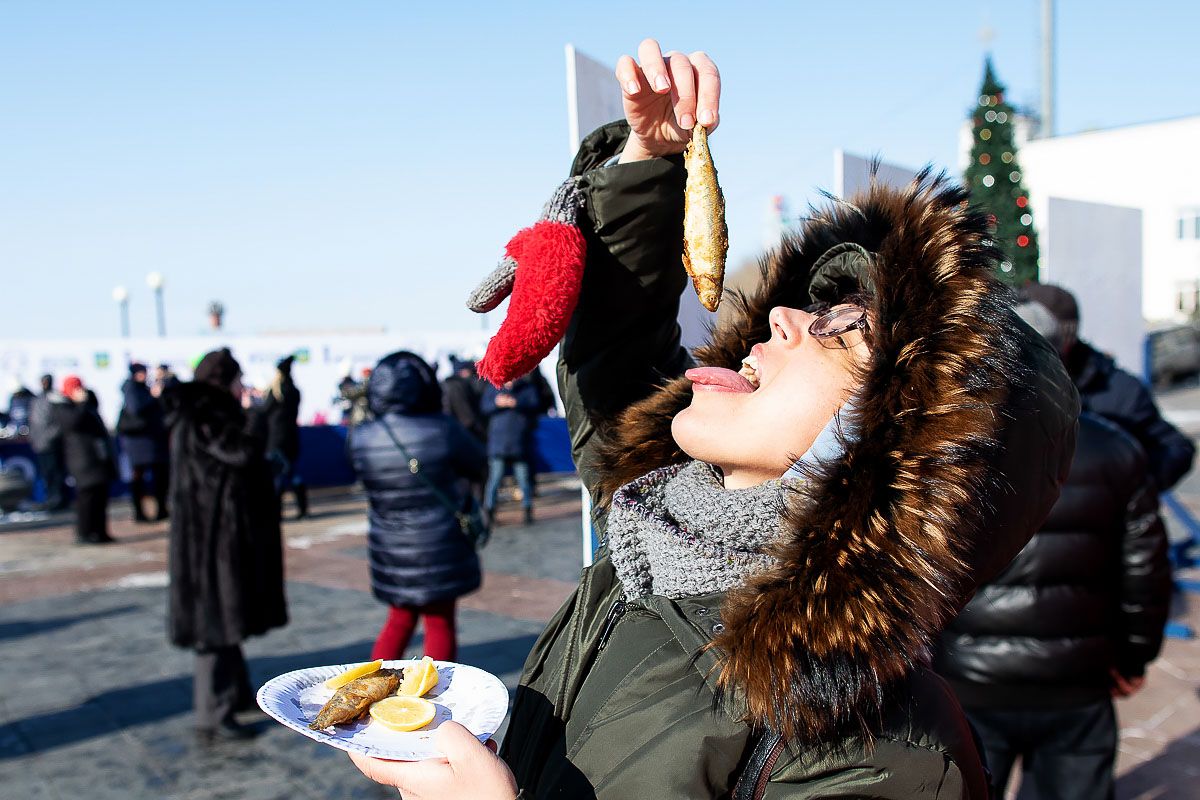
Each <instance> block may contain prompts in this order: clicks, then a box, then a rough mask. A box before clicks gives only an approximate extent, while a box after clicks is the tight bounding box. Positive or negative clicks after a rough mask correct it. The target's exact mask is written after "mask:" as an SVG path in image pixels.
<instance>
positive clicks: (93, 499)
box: [55, 375, 117, 544]
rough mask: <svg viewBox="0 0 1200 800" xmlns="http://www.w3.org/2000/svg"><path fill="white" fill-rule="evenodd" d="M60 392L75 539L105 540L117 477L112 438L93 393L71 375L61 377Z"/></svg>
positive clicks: (60, 421)
mask: <svg viewBox="0 0 1200 800" xmlns="http://www.w3.org/2000/svg"><path fill="white" fill-rule="evenodd" d="M63 394H65V395H66V396H67V399H68V400H70V403H69V404H68V405H66V406H64V407H62V408H60V409H57V410H56V412H55V413H56V416H57V421H58V427H59V429H60V430H61V431H62V437H63V457H64V460H65V461H66V465H67V473H68V474H69V475H70V476H71V478H72V480H74V482H75V511H76V527H75V541H76V542H78V543H80V544H107V543H109V542H111V541H113V538H112V536H110V535H109V533H108V490H109V484H110V483H112V481H113V480H114V479H115V478H116V477H117V468H116V461H115V460H114V458H113V447H112V440H111V439H110V438H109V436H108V428H106V427H105V425H104V420H103V419H101V418H100V411H99V404H98V403H97V402H96V395H95V394H93V393H92V392H91V391H90V390H88V389H87V388H85V387H84V385H83V381H81V380H80V379H79V378H78V377H77V376H75V375H68V376H67V377H66V378H64V379H63Z"/></svg>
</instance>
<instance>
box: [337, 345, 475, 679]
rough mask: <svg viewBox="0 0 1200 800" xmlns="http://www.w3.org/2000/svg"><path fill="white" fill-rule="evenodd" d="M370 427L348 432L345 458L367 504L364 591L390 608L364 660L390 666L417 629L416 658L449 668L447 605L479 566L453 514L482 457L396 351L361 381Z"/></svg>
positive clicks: (420, 369)
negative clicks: (420, 639) (421, 626)
mask: <svg viewBox="0 0 1200 800" xmlns="http://www.w3.org/2000/svg"><path fill="white" fill-rule="evenodd" d="M367 398H368V402H369V404H370V410H371V413H372V415H373V419H370V420H368V421H366V422H364V423H362V424H361V425H359V426H357V427H355V428H354V429H353V431H352V433H351V439H350V457H351V461H352V463H353V465H354V469H355V471H356V472H357V473H358V476H359V478H360V479H361V480H362V483H363V487H364V488H365V489H366V491H367V498H368V501H369V503H370V533H369V535H368V551H369V555H370V564H371V589H372V591H373V592H374V594H375V596H376V597H377V598H379V599H380V600H382V601H383V602H385V603H387V604H388V605H389V606H390V610H389V613H388V618H387V621H386V623H385V624H384V626H383V629H382V630H381V631H380V633H379V638H378V639H377V640H376V642H375V646H374V648H373V650H372V653H371V658H373V659H374V658H383V659H393V658H400V657H401V656H402V655H403V653H404V649H405V648H406V647H407V646H408V641H409V639H410V638H411V637H412V634H413V631H414V630H415V628H416V624H417V618H418V617H423V618H424V620H425V654H426V655H428V656H430V657H431V658H434V659H438V660H443V661H453V660H454V657H455V652H456V649H457V644H456V641H455V621H454V615H455V602H456V600H457V598H459V597H461V596H462V595H464V594H468V593H470V592H473V591H475V590H476V589H477V588H479V585H480V581H481V576H480V570H479V557H478V556H477V555H476V553H475V549H474V547H473V546H472V544H471V542H470V541H469V540H468V539H467V537H466V535H465V534H464V533H463V530H462V527H461V526H460V525H459V521H458V519H457V517H456V512H457V511H459V510H460V509H463V508H464V507H465V505H466V503H467V502H468V494H467V492H468V488H467V486H468V483H469V481H472V480H479V479H480V478H481V477H482V475H483V470H484V464H485V458H484V453H483V448H482V446H481V445H480V444H479V442H478V441H477V440H476V439H475V437H473V436H471V435H470V434H468V433H467V431H466V430H465V429H464V428H463V427H462V425H460V424H459V423H458V422H457V421H455V420H454V419H452V418H451V417H449V416H447V415H446V414H444V413H442V396H441V390H440V388H439V387H438V383H437V379H436V377H434V373H433V370H432V369H431V368H430V367H429V365H428V364H426V363H425V361H423V360H422V359H421V358H420V357H419V356H417V355H414V354H413V353H409V352H406V351H401V352H397V353H392V354H391V355H388V356H385V357H384V358H383V359H382V360H381V361H380V362H379V364H378V365H377V366H376V367H375V371H374V372H372V373H371V379H370V382H369V383H368V384H367Z"/></svg>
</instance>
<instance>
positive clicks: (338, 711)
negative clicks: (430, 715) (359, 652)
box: [308, 669, 404, 731]
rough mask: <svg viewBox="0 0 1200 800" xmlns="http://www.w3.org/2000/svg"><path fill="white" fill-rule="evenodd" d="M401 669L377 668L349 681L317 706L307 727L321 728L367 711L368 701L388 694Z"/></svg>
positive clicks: (376, 700) (346, 720) (396, 685)
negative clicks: (321, 704) (317, 709)
mask: <svg viewBox="0 0 1200 800" xmlns="http://www.w3.org/2000/svg"><path fill="white" fill-rule="evenodd" d="M403 675H404V670H402V669H381V670H379V671H378V672H372V673H371V674H370V675H366V676H364V677H362V678H358V679H356V680H353V681H350V682H349V683H347V684H346V685H345V686H343V687H342V688H340V689H338V690H337V691H336V692H334V694H333V697H331V698H329V702H327V703H326V704H325V705H323V706H321V711H320V713H318V714H317V718H316V719H315V720H314V721H313V723H312V724H311V725H309V726H308V727H309V728H311V729H312V730H314V731H321V730H325V729H326V728H328V727H329V726H330V725H340V724H341V723H343V722H353V721H354V720H356V719H358V718H359V717H361V716H362V715H363V714H366V713H367V709H368V708H370V707H371V704H372V703H376V702H378V701H380V700H382V699H383V698H385V697H387V696H389V695H391V694H392V693H393V692H395V691H396V688H397V687H399V686H400V678H401V676H403Z"/></svg>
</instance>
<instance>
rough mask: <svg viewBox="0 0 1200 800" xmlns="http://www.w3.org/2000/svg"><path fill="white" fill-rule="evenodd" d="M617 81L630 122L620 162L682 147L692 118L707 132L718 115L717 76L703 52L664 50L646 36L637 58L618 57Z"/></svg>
mask: <svg viewBox="0 0 1200 800" xmlns="http://www.w3.org/2000/svg"><path fill="white" fill-rule="evenodd" d="M617 80H618V81H619V82H620V84H621V95H622V99H623V100H624V103H625V119H626V120H627V121H628V122H629V127H630V135H629V142H628V143H627V144H626V145H625V151H624V153H622V155H621V162H622V163H626V162H629V161H641V160H643V159H647V158H652V157H654V156H666V155H672V154H674V153H681V152H683V149H684V147H686V146H687V143H688V142H689V141H691V138H692V128H693V127H694V126H695V124H696V122H697V121H699V122H700V124H702V125H704V127H706V128H707V129H708V131H709V132H710V133H711V132H712V131H713V129H714V128H716V127H717V123H718V122H719V120H720V104H721V75H720V73H719V72H717V65H716V64H714V63H713V60H712V59H711V58H709V57H708V55H707V54H705V53H704V52H702V51H699V50H697V51H696V52H694V53H691V54H689V55H684V54H683V53H680V52H677V51H674V50H672V51H669V52H667V53H666V54H663V52H662V49H661V48H660V47H659V45H658V42H656V41H655V40H654V39H646V40H644V41H643V42H642V43H641V45H639V46H638V58H637V61H634V59H633V57H632V56H627V55H626V56H621V58H620V60H619V61H617Z"/></svg>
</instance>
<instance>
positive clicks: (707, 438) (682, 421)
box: [671, 406, 724, 464]
mask: <svg viewBox="0 0 1200 800" xmlns="http://www.w3.org/2000/svg"><path fill="white" fill-rule="evenodd" d="M722 433H724V431H722V429H721V418H720V416H719V415H714V414H706V413H704V410H703V409H698V408H696V407H695V406H688V407H687V408H685V409H683V410H682V411H680V412H679V413H678V414H676V415H675V417H674V419H672V420H671V437H672V438H674V439H675V444H677V445H679V449H680V450H682V451H683V452H685V453H687V454H688V455H689V456H691V457H692V458H694V459H696V460H697V461H707V462H708V463H710V464H712V463H715V462H716V461H717V453H718V452H720V446H719V442H717V441H714V440H715V439H717V438H718V437H720V436H721V435H722Z"/></svg>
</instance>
